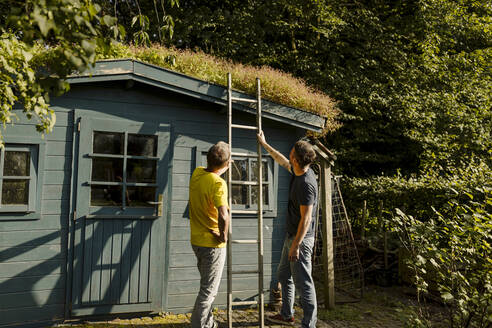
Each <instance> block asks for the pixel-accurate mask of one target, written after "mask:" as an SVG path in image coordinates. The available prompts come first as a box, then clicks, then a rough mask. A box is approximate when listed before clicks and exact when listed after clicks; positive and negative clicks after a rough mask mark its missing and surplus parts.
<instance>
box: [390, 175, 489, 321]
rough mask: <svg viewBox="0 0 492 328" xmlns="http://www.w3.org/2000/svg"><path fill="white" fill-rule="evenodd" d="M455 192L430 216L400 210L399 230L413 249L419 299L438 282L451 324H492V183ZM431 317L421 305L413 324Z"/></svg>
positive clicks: (404, 243) (396, 220)
mask: <svg viewBox="0 0 492 328" xmlns="http://www.w3.org/2000/svg"><path fill="white" fill-rule="evenodd" d="M489 182H490V181H489ZM473 194H476V195H478V196H479V197H478V199H476V197H474V196H473ZM454 196H455V197H453V198H451V199H450V200H449V201H448V202H447V203H446V205H445V206H443V207H442V208H441V209H440V210H439V211H438V210H435V209H433V212H434V214H435V215H434V217H433V218H430V219H429V218H425V220H418V219H415V218H414V217H413V216H411V215H407V214H405V213H404V212H403V211H401V210H399V209H397V214H396V216H395V217H394V220H393V225H394V229H395V231H396V232H397V234H398V236H399V238H400V241H401V244H402V246H403V247H404V248H405V250H406V251H407V252H408V254H409V257H408V260H407V265H408V267H409V268H410V269H411V270H412V272H413V274H414V282H415V286H416V289H417V295H418V296H419V300H420V301H422V300H423V298H422V296H426V295H428V294H429V292H431V289H430V288H429V286H430V285H432V286H434V288H433V289H435V291H436V292H437V293H438V296H439V298H440V299H441V301H442V302H443V303H444V304H445V306H446V308H447V310H448V314H449V319H448V324H449V327H462V328H465V327H474V328H485V327H490V325H492V188H491V186H490V185H489V186H483V187H477V188H474V189H473V190H467V189H466V188H463V190H462V191H461V192H455V195H454ZM428 319H429V317H428V314H427V313H426V312H425V311H424V307H421V308H420V311H419V312H418V315H417V316H416V317H415V318H414V321H413V323H414V325H415V326H428V322H429V320H428Z"/></svg>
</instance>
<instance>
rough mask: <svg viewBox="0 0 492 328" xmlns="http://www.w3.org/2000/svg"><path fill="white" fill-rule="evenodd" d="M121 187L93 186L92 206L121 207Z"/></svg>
mask: <svg viewBox="0 0 492 328" xmlns="http://www.w3.org/2000/svg"><path fill="white" fill-rule="evenodd" d="M122 193H123V191H122V188H121V186H91V206H121V205H122V199H121V195H122Z"/></svg>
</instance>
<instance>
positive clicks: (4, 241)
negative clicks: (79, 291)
mask: <svg viewBox="0 0 492 328" xmlns="http://www.w3.org/2000/svg"><path fill="white" fill-rule="evenodd" d="M54 109H55V111H56V119H57V120H56V125H55V128H54V131H53V132H52V133H51V134H48V135H46V136H45V139H46V156H45V158H44V159H43V158H40V160H44V167H45V173H44V182H42V185H41V187H42V188H43V189H42V193H41V197H42V202H41V210H40V211H41V218H40V219H39V220H32V221H31V220H29V221H23V220H22V221H15V220H11V221H0V327H3V326H12V325H20V326H22V327H27V326H28V325H32V324H35V325H39V324H41V322H51V321H52V320H58V319H62V318H63V314H64V306H65V305H64V303H65V279H66V278H65V277H66V269H65V268H66V254H67V252H66V250H67V224H68V213H69V200H70V172H71V156H72V127H73V115H72V112H71V111H70V110H67V109H64V108H60V107H54ZM17 115H18V117H19V118H20V120H19V121H18V122H16V123H15V124H14V125H13V126H7V128H6V130H5V131H2V134H3V135H4V136H7V138H8V137H10V136H15V137H21V136H28V137H31V138H32V137H39V138H41V136H40V135H39V134H38V133H37V132H36V130H35V127H34V124H33V123H34V122H30V121H28V120H27V119H25V117H24V115H23V114H22V112H18V113H17ZM7 140H8V139H7ZM1 215H2V217H3V218H6V217H8V214H1Z"/></svg>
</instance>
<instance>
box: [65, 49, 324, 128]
mask: <svg viewBox="0 0 492 328" xmlns="http://www.w3.org/2000/svg"><path fill="white" fill-rule="evenodd" d="M116 80H133V81H136V82H140V83H143V84H147V85H152V86H155V87H159V88H162V89H165V90H169V91H173V92H176V93H179V94H183V95H187V96H190V97H194V98H199V99H202V100H205V101H209V102H212V103H215V104H219V105H224V106H226V105H227V88H226V87H224V86H221V85H218V84H214V83H211V82H207V81H204V80H200V79H197V78H194V77H191V76H188V75H184V74H181V73H178V72H175V71H171V70H169V69H165V68H162V67H159V66H155V65H151V64H148V63H144V62H141V61H137V60H134V59H111V60H101V61H98V62H96V65H95V67H94V68H92V69H90V70H88V71H86V72H84V73H81V74H78V75H73V76H70V77H69V78H68V82H69V83H71V84H77V83H91V82H100V81H116ZM232 96H233V97H237V98H249V99H254V98H253V97H252V96H250V95H248V94H246V93H244V92H241V91H236V90H233V95H232ZM254 106H255V105H254V104H248V103H244V104H243V103H233V109H236V110H240V111H245V112H249V113H252V114H256V109H255V107H254ZM262 117H264V118H267V119H271V120H274V121H279V122H282V123H285V124H289V125H293V126H296V127H300V128H303V129H306V130H309V131H314V132H322V131H323V130H324V129H325V127H326V121H327V119H326V118H325V117H323V116H321V115H318V114H315V113H311V112H307V111H305V110H302V109H299V108H294V107H289V106H286V105H282V104H278V103H275V102H272V101H269V100H265V99H262Z"/></svg>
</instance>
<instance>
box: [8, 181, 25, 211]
mask: <svg viewBox="0 0 492 328" xmlns="http://www.w3.org/2000/svg"><path fill="white" fill-rule="evenodd" d="M28 201H29V180H8V179H4V180H3V184H2V204H3V205H27V203H28Z"/></svg>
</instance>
